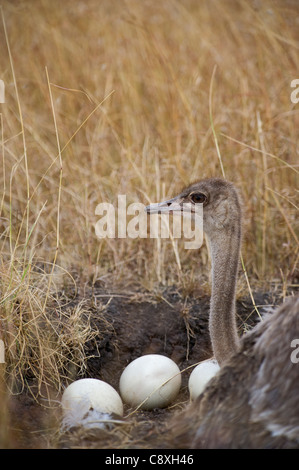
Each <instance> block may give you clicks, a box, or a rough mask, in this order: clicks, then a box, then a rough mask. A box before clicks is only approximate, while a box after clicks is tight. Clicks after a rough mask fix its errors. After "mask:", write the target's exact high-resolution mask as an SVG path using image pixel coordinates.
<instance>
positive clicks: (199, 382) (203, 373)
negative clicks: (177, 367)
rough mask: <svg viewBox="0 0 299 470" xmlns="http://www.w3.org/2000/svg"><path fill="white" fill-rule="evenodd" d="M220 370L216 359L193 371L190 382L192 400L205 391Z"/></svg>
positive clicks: (205, 362) (202, 364)
mask: <svg viewBox="0 0 299 470" xmlns="http://www.w3.org/2000/svg"><path fill="white" fill-rule="evenodd" d="M219 369H220V367H219V364H218V362H217V361H215V360H214V359H210V360H208V361H204V362H202V363H201V364H198V366H196V367H195V369H193V371H192V373H191V374H190V377H189V382H188V388H189V393H190V398H191V400H195V399H196V398H197V397H198V396H199V395H200V394H201V393H202V392H203V391H204V389H205V387H206V385H207V384H208V382H209V381H210V380H211V378H212V377H214V375H216V374H217V372H218V371H219Z"/></svg>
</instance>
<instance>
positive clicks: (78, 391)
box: [61, 378, 123, 424]
mask: <svg viewBox="0 0 299 470" xmlns="http://www.w3.org/2000/svg"><path fill="white" fill-rule="evenodd" d="M61 405H62V410H63V414H64V416H65V418H66V419H67V420H68V421H72V420H73V421H74V420H75V419H76V420H77V421H78V424H79V423H80V421H82V422H83V418H84V416H85V415H86V413H88V412H89V410H91V411H93V412H96V413H99V414H108V415H111V414H112V413H115V414H116V415H119V416H123V403H122V400H121V398H120V396H119V394H118V393H117V391H116V390H114V388H113V387H111V385H109V384H107V383H106V382H103V381H102V380H98V379H91V378H90V379H80V380H76V381H75V382H73V383H72V384H70V385H69V386H68V387H67V388H66V389H65V391H64V392H63V395H62V398H61Z"/></svg>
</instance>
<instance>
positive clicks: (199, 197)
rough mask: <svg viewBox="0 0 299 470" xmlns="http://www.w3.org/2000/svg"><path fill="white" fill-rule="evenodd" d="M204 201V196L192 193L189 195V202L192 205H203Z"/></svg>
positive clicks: (205, 198)
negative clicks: (192, 203)
mask: <svg viewBox="0 0 299 470" xmlns="http://www.w3.org/2000/svg"><path fill="white" fill-rule="evenodd" d="M206 200H207V197H206V195H205V194H202V193H194V194H192V195H191V201H192V202H194V204H203V203H204V202H205V201H206Z"/></svg>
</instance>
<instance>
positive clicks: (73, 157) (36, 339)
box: [0, 0, 299, 388]
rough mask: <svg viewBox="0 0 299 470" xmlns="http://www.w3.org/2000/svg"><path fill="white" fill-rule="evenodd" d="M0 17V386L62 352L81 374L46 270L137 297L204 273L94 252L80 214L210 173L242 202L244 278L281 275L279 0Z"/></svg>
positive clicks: (282, 50) (283, 158)
mask: <svg viewBox="0 0 299 470" xmlns="http://www.w3.org/2000/svg"><path fill="white" fill-rule="evenodd" d="M2 13H3V15H2V18H3V22H2V24H1V25H0V43H1V56H0V71H1V75H0V78H1V79H2V80H3V81H4V83H5V92H6V103H5V104H1V105H0V106H1V108H0V113H1V114H0V117H1V119H0V124H1V132H0V137H1V158H2V163H1V170H0V185H1V188H2V194H1V198H0V203H1V206H0V208H1V219H0V227H1V229H0V230H1V237H0V260H1V262H0V271H1V273H0V278H1V281H0V289H1V301H0V309H1V310H0V312H1V318H0V321H1V337H2V338H4V339H5V341H6V344H7V348H8V351H7V360H8V364H7V371H8V372H10V374H11V376H12V377H14V380H16V379H18V380H20V381H21V384H22V383H23V381H24V376H25V375H26V374H24V371H26V370H27V371H28V368H29V369H30V370H31V374H33V376H34V377H36V378H37V380H38V382H39V384H40V387H41V383H42V382H47V383H51V384H52V385H53V386H55V387H58V388H59V387H60V384H61V376H60V374H61V373H62V372H61V371H63V370H64V366H65V364H64V358H65V357H67V349H68V348H69V349H72V348H73V347H74V345H75V343H76V344H79V346H78V349H76V348H75V352H74V357H73V358H72V359H71V361H73V362H74V363H76V364H77V366H78V367H79V368H80V367H84V357H83V356H84V355H83V349H82V347H83V346H82V345H84V342H85V341H86V340H87V338H90V337H92V335H93V332H92V331H91V329H88V328H87V330H86V331H85V329H84V328H85V327H84V325H86V317H84V315H85V314H86V311H85V310H84V304H82V305H81V306H80V309H79V310H75V311H74V310H72V311H71V312H70V311H68V313H67V314H66V313H65V312H64V310H63V311H62V310H61V308H60V305H59V302H58V300H57V299H58V298H59V295H60V294H59V293H60V288H61V285H62V282H63V281H62V280H61V279H62V278H65V276H68V274H65V275H62V273H66V272H67V271H70V270H72V271H77V272H78V273H79V275H80V279H81V281H82V283H85V282H91V283H92V282H95V281H96V280H99V279H100V280H105V281H106V282H109V281H110V283H112V282H114V283H118V282H121V283H122V284H123V285H124V284H128V283H135V284H136V283H137V282H138V283H139V285H141V286H142V287H143V288H147V289H149V290H151V289H154V288H155V286H157V284H159V283H163V284H169V283H175V284H177V285H184V286H185V287H186V286H188V285H194V284H195V283H196V281H197V279H198V276H199V274H198V272H199V271H200V272H201V273H207V272H208V269H209V263H208V253H207V250H206V248H205V247H203V248H202V249H201V251H200V252H199V253H195V252H193V251H192V250H190V251H189V250H184V247H183V244H181V243H178V245H176V244H175V243H174V242H173V241H172V240H169V241H163V240H162V241H158V242H157V241H153V240H139V239H137V240H133V239H130V238H126V239H120V238H119V239H106V240H102V241H99V240H98V239H97V238H96V236H95V231H94V225H95V223H96V220H97V218H96V216H95V208H96V206H97V204H98V203H100V202H103V201H105V202H112V203H113V204H115V206H116V204H117V196H118V194H126V195H127V202H128V204H129V203H130V202H137V201H141V202H144V203H148V201H155V200H159V199H162V198H163V197H167V196H171V195H173V194H175V193H176V192H177V190H178V188H179V187H181V186H184V185H186V184H189V182H190V181H191V180H195V179H199V178H201V177H209V176H221V175H223V173H225V176H226V178H228V179H230V180H232V181H233V182H234V183H235V184H236V186H237V187H238V188H239V189H240V192H241V194H242V196H243V202H244V214H245V221H244V241H243V249H242V255H243V260H244V268H245V269H246V273H247V275H248V277H249V278H250V282H255V281H256V282H257V283H260V282H263V283H264V282H265V280H268V281H273V280H279V281H280V282H282V283H283V284H284V285H286V284H293V285H294V284H295V283H296V282H298V281H297V280H298V271H297V263H298V256H299V243H298V206H299V203H298V174H299V167H298V152H299V151H298V148H299V147H298V146H299V140H298V128H299V104H295V103H292V102H291V100H290V94H291V92H292V91H293V90H292V89H291V87H290V83H291V81H292V80H293V79H294V78H298V59H299V29H298V22H297V21H298V20H297V18H298V13H299V8H298V5H297V2H292V1H290V0H288V1H285V0H281V1H267V0H266V1H264V2H256V1H250V2H243V1H241V0H237V1H235V0H234V1H233V0H222V1H216V0H204V1H201V2H198V1H197V0H181V1H179V0H165V1H163V2H156V1H154V0H144V1H142V2H140V1H138V0H126V1H121V0H102V1H101V2H98V1H97V0H88V1H86V2H83V1H82V2H81V1H78V2H72V1H70V0H66V1H65V2H62V3H61V2H59V1H58V0H54V1H51V2H50V1H47V0H42V1H40V2H35V1H27V2H22V1H14V2H9V1H4V2H2ZM212 77H213V80H212ZM198 259H199V261H200V263H201V266H200V268H201V269H200V270H198ZM195 265H196V269H195ZM41 266H42V268H41ZM45 266H47V268H45ZM55 308H56V314H55V313H53V312H55ZM57 312H58V313H57ZM55 315H57V316H56V317H55ZM81 320H82V322H81ZM83 320H84V321H83ZM59 322H61V323H59ZM87 323H88V322H87ZM61 324H62V325H64V328H67V330H68V333H67V335H66V337H65V338H64V340H63V341H62V343H61V342H60V340H61V337H59V331H60V330H59V328H61ZM66 324H67V327H65V325H66ZM75 324H76V325H79V326H78V330H76V331H77V332H76V331H75V326H74V325H75ZM80 325H81V326H80ZM80 328H81V329H80ZM58 330H59V331H58ZM82 330H84V331H83V333H82ZM49 332H51V334H49ZM69 341H71V342H72V345H73V346H72V348H70V345H69V343H68V342H69ZM80 345H81V346H80ZM73 349H74V348H73ZM23 385H24V384H23Z"/></svg>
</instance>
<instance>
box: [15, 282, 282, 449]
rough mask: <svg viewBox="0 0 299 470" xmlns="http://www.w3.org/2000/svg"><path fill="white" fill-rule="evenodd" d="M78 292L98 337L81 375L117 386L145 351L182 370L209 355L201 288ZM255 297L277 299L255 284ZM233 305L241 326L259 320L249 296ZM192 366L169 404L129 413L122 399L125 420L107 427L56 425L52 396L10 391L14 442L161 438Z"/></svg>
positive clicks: (123, 442) (116, 444) (183, 400)
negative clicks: (195, 292) (64, 429)
mask: <svg viewBox="0 0 299 470" xmlns="http://www.w3.org/2000/svg"><path fill="white" fill-rule="evenodd" d="M84 295H85V296H86V297H87V298H89V299H90V301H89V309H90V312H91V314H92V315H91V321H92V324H93V328H96V329H97V330H98V332H99V335H98V337H96V338H95V339H94V340H92V341H90V342H89V343H88V344H86V357H87V358H88V359H87V367H86V371H85V373H84V376H85V377H93V378H98V379H101V380H104V381H106V382H107V383H109V384H110V385H112V386H113V387H114V388H115V389H116V390H118V383H119V378H120V375H121V373H122V371H123V369H124V368H125V367H126V365H127V364H129V363H130V362H131V361H132V360H134V359H136V358H137V357H139V356H142V355H144V354H153V353H154V354H163V355H166V356H168V357H170V358H171V359H173V360H174V361H175V362H176V363H177V364H178V365H179V367H180V369H181V370H183V369H185V368H186V367H188V366H190V365H192V364H194V363H196V362H198V361H201V360H204V359H207V358H209V357H211V354H212V352H211V343H210V337H209V332H208V313H209V296H207V295H204V296H202V297H201V298H196V296H194V297H189V298H187V299H183V297H182V295H181V294H180V293H178V292H177V291H176V290H175V289H174V288H171V289H165V290H164V291H163V292H162V293H161V292H160V293H159V295H158V294H157V296H156V297H154V296H153V295H148V296H146V295H143V296H140V295H139V294H137V293H135V294H134V293H133V292H127V293H124V292H112V291H110V292H109V291H107V290H106V289H102V288H96V289H93V291H92V290H90V292H87V291H85V293H84ZM254 297H255V301H256V304H257V305H258V306H260V310H261V311H263V307H265V306H266V305H268V304H271V305H272V304H275V303H276V302H277V300H278V299H277V297H275V296H274V295H270V294H263V293H260V292H256V293H255V294H254ZM91 299H92V300H91ZM81 300H82V296H81V295H77V296H76V298H74V299H73V303H74V304H75V303H76V302H80V301H81ZM237 312H238V325H239V330H240V334H244V331H245V329H246V330H248V329H250V328H251V327H252V326H254V324H255V323H256V322H257V321H259V319H258V314H257V312H256V311H255V310H254V308H253V305H252V301H251V299H250V297H249V296H248V297H242V298H240V299H239V300H238V301H237ZM103 331H104V332H105V333H104V334H103ZM191 370H192V368H191V369H188V370H186V371H185V372H184V373H183V374H182V388H181V391H180V393H179V396H178V397H177V399H176V401H175V403H173V404H172V405H171V406H170V407H169V408H167V409H163V410H153V411H137V412H135V413H133V414H132V415H130V416H128V415H129V414H130V413H131V412H132V411H134V410H132V409H129V408H128V407H127V406H126V405H125V413H124V415H125V420H124V421H125V424H124V425H119V426H116V428H114V429H112V430H110V431H107V432H103V431H95V432H88V433H86V432H82V430H81V429H75V430H72V432H69V433H61V432H60V430H59V422H60V409H59V403H58V402H57V401H55V400H54V403H56V406H55V409H54V412H53V410H52V409H51V408H48V404H47V401H46V400H45V399H44V400H38V401H36V400H35V399H34V397H33V396H32V395H31V394H29V393H28V392H27V393H25V392H23V393H22V394H19V395H16V396H14V397H13V399H12V400H11V402H10V409H11V419H12V421H11V428H12V433H13V439H12V441H14V447H22V448H37V447H39V448H45V447H71V448H74V447H88V448H90V447H96V448H101V447H106V448H107V447H108V448H109V447H112V448H143V447H151V448H154V447H155V446H156V445H157V436H159V435H160V438H159V439H163V433H162V431H163V429H164V427H165V424H166V423H167V421H168V420H169V418H170V417H171V415H172V414H173V413H174V412H176V411H178V410H180V409H181V408H183V407H184V406H185V405H186V404H187V403H188V399H189V396H188V388H187V384H188V377H189V375H190V372H191ZM77 378H80V377H77ZM52 406H53V400H52ZM126 416H127V418H126Z"/></svg>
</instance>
